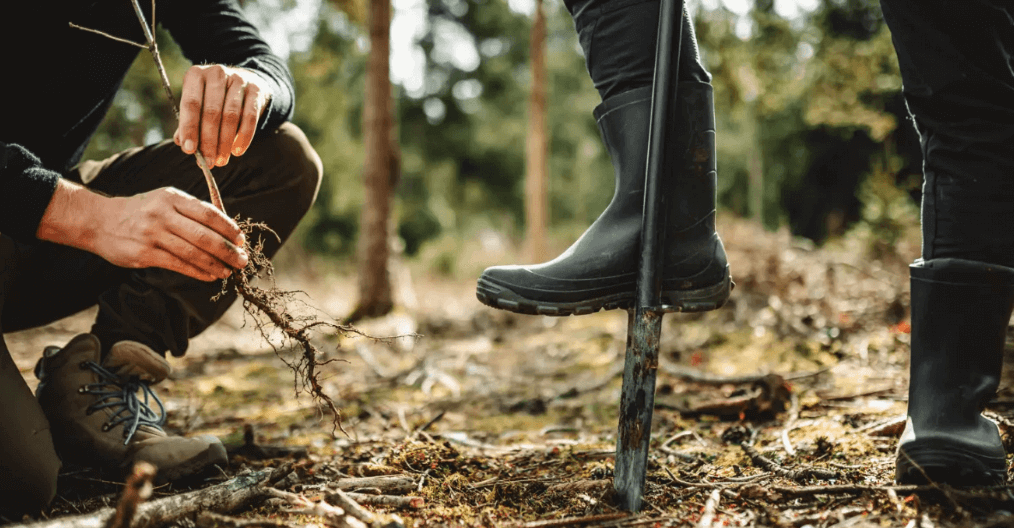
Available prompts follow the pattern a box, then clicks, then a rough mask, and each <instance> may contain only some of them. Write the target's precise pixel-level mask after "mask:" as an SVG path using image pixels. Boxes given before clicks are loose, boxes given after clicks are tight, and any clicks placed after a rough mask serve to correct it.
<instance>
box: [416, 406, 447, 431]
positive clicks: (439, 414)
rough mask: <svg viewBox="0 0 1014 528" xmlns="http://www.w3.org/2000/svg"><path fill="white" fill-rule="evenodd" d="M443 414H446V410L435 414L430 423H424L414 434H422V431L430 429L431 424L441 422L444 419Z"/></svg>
mask: <svg viewBox="0 0 1014 528" xmlns="http://www.w3.org/2000/svg"><path fill="white" fill-rule="evenodd" d="M445 414H447V410H446V409H444V410H442V411H440V412H439V413H437V415H436V416H434V417H433V418H431V419H430V421H428V422H426V423H424V424H423V426H422V427H420V428H418V429H416V430H415V433H419V432H422V431H425V430H427V429H429V428H430V427H432V426H433V424H435V423H437V422H439V421H440V420H442V419H443V418H444V415H445ZM413 434H414V433H413Z"/></svg>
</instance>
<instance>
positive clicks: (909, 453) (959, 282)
mask: <svg viewBox="0 0 1014 528" xmlns="http://www.w3.org/2000/svg"><path fill="white" fill-rule="evenodd" d="M909 270H910V274H911V280H912V360H911V376H910V380H909V389H908V420H907V422H906V424H905V431H904V432H903V433H902V435H901V439H900V440H899V441H898V450H897V468H896V472H895V480H896V481H897V482H898V483H900V484H923V483H928V482H937V483H946V484H950V485H952V486H978V485H982V486H985V485H996V484H1004V483H1005V482H1006V480H1007V460H1006V455H1007V454H1006V452H1005V451H1004V447H1003V442H1002V441H1001V440H1000V430H999V428H998V427H997V424H996V423H995V422H993V421H992V420H990V419H988V418H986V417H985V416H983V415H982V409H983V408H984V407H985V405H986V402H988V401H989V400H990V398H992V397H993V396H994V394H995V393H996V389H997V387H998V386H999V384H1000V371H1001V368H1002V366H1003V347H1004V341H1005V338H1006V331H1007V324H1008V323H1009V321H1010V316H1011V311H1012V308H1014V269H1011V268H1006V267H1004V266H997V265H993V264H985V263H981V262H974V261H970V260H961V259H932V260H927V261H922V260H919V261H917V262H916V263H915V264H913V265H912V266H911V267H910V268H909Z"/></svg>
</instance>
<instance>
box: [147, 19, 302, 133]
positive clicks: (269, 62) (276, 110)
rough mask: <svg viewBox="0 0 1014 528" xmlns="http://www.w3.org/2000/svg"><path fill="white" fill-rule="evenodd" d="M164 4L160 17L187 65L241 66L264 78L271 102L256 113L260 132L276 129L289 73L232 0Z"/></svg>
mask: <svg viewBox="0 0 1014 528" xmlns="http://www.w3.org/2000/svg"><path fill="white" fill-rule="evenodd" d="M165 6H166V7H164V8H162V9H160V12H159V15H158V16H159V20H160V21H161V23H162V25H163V26H165V28H166V29H168V30H169V32H170V33H172V36H173V39H174V40H175V41H176V42H177V43H178V44H179V45H180V48H181V49H182V50H183V54H184V55H185V56H186V57H187V59H189V60H190V61H191V62H192V63H194V64H225V65H227V66H236V67H239V68H246V69H249V70H253V71H255V72H257V73H259V74H260V75H261V76H262V77H264V78H265V79H266V80H267V81H268V90H269V91H270V92H271V102H270V104H269V105H268V108H267V109H266V110H265V111H264V114H263V115H262V116H261V121H260V125H259V129H260V130H272V129H275V128H277V127H278V126H279V125H281V124H282V123H284V122H285V121H288V120H289V119H291V118H292V111H293V107H294V105H295V88H294V85H293V81H292V74H291V73H290V72H289V68H288V66H286V65H285V62H284V61H283V60H282V59H281V58H279V57H278V56H276V55H275V54H274V53H272V52H271V48H270V47H269V46H268V45H267V43H266V42H264V39H262V38H261V36H260V34H259V33H258V32H257V29H256V28H255V27H254V26H253V24H251V23H250V22H249V21H248V20H247V19H246V16H245V15H243V12H242V11H241V10H240V8H239V6H238V5H237V4H236V1H235V0H175V1H173V2H166V3H165Z"/></svg>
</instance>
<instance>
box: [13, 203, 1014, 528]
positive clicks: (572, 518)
mask: <svg viewBox="0 0 1014 528" xmlns="http://www.w3.org/2000/svg"><path fill="white" fill-rule="evenodd" d="M720 232H721V233H722V234H723V238H724V239H725V242H726V246H727V248H728V251H729V257H730V261H731V265H732V270H733V276H734V278H735V280H736V282H737V287H736V290H735V291H734V293H733V297H732V298H731V299H730V301H729V303H728V304H727V305H726V306H725V307H724V308H722V309H721V310H718V311H715V312H710V313H706V314H675V315H670V316H667V317H666V319H665V324H664V328H663V338H662V343H661V354H660V358H661V364H660V367H659V374H658V384H657V398H656V400H657V401H656V403H657V405H656V410H655V418H654V423H653V430H652V444H651V450H650V453H649V466H648V479H647V483H646V490H645V507H644V509H643V511H642V512H641V513H639V514H636V515H633V514H629V513H626V512H622V511H618V510H617V509H616V507H615V505H614V502H613V499H612V491H611V490H612V481H611V479H612V475H613V461H614V459H613V454H614V453H613V452H614V449H615V434H616V419H617V407H618V402H619V392H620V384H621V377H622V375H621V372H622V370H621V368H622V358H623V352H624V343H625V339H626V314H624V313H622V312H616V311H614V312H605V313H598V314H593V315H588V316H581V317H569V318H549V317H530V316H519V315H515V314H511V313H507V312H503V311H497V310H492V309H488V308H486V307H484V306H482V305H480V304H479V303H478V302H477V301H475V300H474V292H473V290H474V283H473V282H471V281H462V280H452V279H448V278H444V277H439V276H432V275H430V274H428V273H427V272H426V271H425V270H415V269H413V271H414V273H413V274H411V277H412V280H413V281H414V282H413V283H412V284H411V285H410V287H411V288H412V289H413V290H414V292H415V295H416V298H417V299H418V305H417V306H416V307H414V308H413V309H412V310H407V309H402V310H400V311H396V313H394V314H392V315H391V316H388V317H386V318H383V319H378V320H374V321H368V322H364V323H362V324H361V325H360V326H361V328H360V329H361V330H362V331H363V332H365V333H369V334H374V335H409V334H411V335H414V336H415V337H404V338H399V339H391V340H385V341H374V340H370V339H364V338H362V337H358V336H356V335H354V334H348V333H346V334H340V335H325V334H321V335H314V336H311V337H310V339H311V340H312V341H313V345H314V346H315V347H316V348H317V349H318V350H320V351H321V352H320V355H321V356H320V358H319V361H320V363H322V364H321V365H320V367H319V372H318V375H319V379H320V384H321V388H322V390H324V391H326V392H327V393H328V394H331V395H333V396H334V399H335V403H336V405H337V407H338V408H339V409H340V410H341V412H342V414H343V415H344V420H343V424H344V425H345V429H346V432H347V434H346V435H344V436H342V435H339V436H338V437H337V438H334V437H332V436H331V435H330V428H329V427H328V426H327V424H329V423H330V422H331V420H330V419H329V417H328V416H325V415H322V414H321V410H320V408H319V407H318V406H317V405H315V404H314V403H313V402H312V401H311V400H310V399H308V398H306V397H297V396H296V395H295V394H294V391H293V389H294V387H293V378H292V371H291V370H289V369H288V367H286V366H285V365H284V364H282V363H281V362H279V361H278V360H277V358H276V354H281V355H283V357H285V354H292V355H291V356H290V359H288V361H290V362H291V361H296V362H298V361H299V357H300V356H299V354H301V352H299V351H298V350H297V351H295V352H287V351H286V350H285V349H281V348H280V349H278V351H277V352H276V351H275V350H274V349H271V348H269V349H265V348H264V342H263V341H261V340H259V339H258V336H256V335H253V336H251V335H250V334H251V331H250V328H248V327H244V316H243V313H242V310H241V309H240V308H239V307H234V308H233V309H231V310H230V311H229V312H228V313H227V314H226V316H225V317H224V318H223V320H222V321H220V322H219V323H217V324H216V325H214V326H213V327H212V328H210V329H209V330H208V331H207V332H205V334H203V335H202V336H200V337H198V338H196V339H195V340H194V341H193V343H192V345H191V351H190V352H189V353H188V355H187V356H186V357H184V358H181V359H180V360H177V361H176V362H175V365H174V366H175V368H176V370H175V372H174V374H173V375H172V376H171V377H170V379H169V380H167V381H166V382H164V383H163V384H161V385H160V386H159V387H158V390H159V394H160V396H161V397H163V398H164V399H165V401H166V402H167V407H168V408H169V409H170V410H171V412H172V414H171V415H170V420H169V422H168V424H167V431H168V432H169V433H171V434H187V435H195V434H216V435H218V436H219V437H221V438H223V441H224V442H225V443H226V444H227V446H228V448H229V452H230V465H229V467H228V468H220V469H219V468H215V469H214V470H211V471H208V472H206V473H205V474H202V475H201V476H199V477H197V478H194V479H191V480H190V481H188V482H181V483H174V484H171V485H165V486H162V487H156V488H155V489H154V491H153V494H152V498H151V499H150V500H152V501H157V500H159V499H160V498H167V497H172V496H175V495H177V494H180V493H183V492H188V491H191V490H202V489H211V488H213V487H215V486H219V485H221V484H222V483H223V482H231V481H229V479H231V478H233V477H235V476H237V475H244V474H251V473H250V472H256V471H260V470H264V469H267V470H271V471H274V472H276V473H280V474H284V477H282V478H279V479H278V480H277V481H275V482H273V483H272V484H271V487H272V489H273V490H276V491H275V492H272V493H274V495H272V496H267V495H265V496H264V497H263V498H262V499H261V500H259V501H256V502H255V503H253V504H249V505H245V506H243V507H242V508H239V509H236V510H233V511H228V512H225V511H223V512H217V514H216V515H202V516H199V517H197V518H193V517H189V516H188V517H181V518H179V519H175V520H172V521H168V522H166V523H165V525H167V526H181V527H182V526H186V527H188V528H189V527H192V526H196V525H201V526H205V525H207V526H255V525H256V526H268V525H270V526H337V525H340V523H341V522H347V521H340V522H339V521H338V520H335V519H338V517H334V516H331V517H329V516H327V515H325V512H324V506H328V507H331V506H330V505H331V504H332V503H333V501H334V500H337V499H335V495H334V493H336V492H335V491H334V490H335V489H342V490H343V492H347V493H348V496H349V497H354V500H355V502H358V503H359V504H361V505H362V507H363V508H364V510H368V511H369V512H373V513H377V514H383V515H387V514H395V515H396V516H397V517H383V518H384V519H392V518H393V519H397V520H398V521H399V522H401V523H403V524H404V525H406V526H528V527H531V528H536V527H550V526H602V527H607V526H608V527H626V526H631V527H633V526H695V527H696V526H700V527H704V526H793V527H804V526H812V527H831V526H838V527H845V526H874V525H876V526H904V527H915V526H973V525H975V526H987V525H988V526H1007V525H1010V524H1014V523H1012V522H1011V517H1010V514H1009V513H1008V512H1010V511H1011V508H1012V507H1014V499H1012V498H1011V497H1010V494H1009V492H1008V491H1007V490H1006V489H974V490H954V489H950V488H947V487H946V486H923V487H913V486H895V485H894V484H893V471H894V447H895V443H896V441H897V437H898V435H900V432H901V426H902V422H901V418H902V417H903V415H904V411H905V399H906V395H907V392H906V386H907V383H906V379H907V351H908V338H909V334H908V332H909V327H908V324H907V321H908V312H909V307H908V296H907V291H908V285H907V281H908V276H907V269H906V265H907V262H910V261H911V260H912V259H913V258H914V257H915V253H917V251H918V248H917V246H914V245H909V246H900V247H898V248H895V251H896V254H895V255H893V257H892V256H888V257H885V258H881V259H879V260H871V259H868V258H867V257H866V255H867V254H868V253H867V250H866V244H865V242H864V241H863V240H862V239H861V238H846V239H843V240H842V241H840V242H838V243H836V244H835V245H833V246H826V247H823V248H813V247H810V246H808V245H806V244H805V243H803V242H800V241H797V240H795V239H793V238H791V237H790V236H789V235H788V234H786V233H785V232H776V233H770V232H765V231H762V230H760V229H759V228H757V227H755V226H754V225H752V224H749V223H747V222H744V221H738V220H725V221H723V222H722V224H721V226H720ZM294 268H295V269H296V271H295V272H292V273H290V274H282V275H281V276H279V277H278V280H279V281H280V282H283V283H284V290H285V291H296V290H299V291H303V292H307V296H308V299H312V301H313V302H312V304H313V305H315V306H324V307H327V310H328V311H331V312H332V313H341V312H342V310H343V309H345V308H347V301H348V299H351V298H353V297H354V296H353V295H351V293H352V292H353V291H354V277H352V276H347V275H341V274H339V273H334V274H321V273H306V272H305V271H306V268H305V267H304V268H300V266H294ZM281 269H285V268H284V267H283V268H281ZM300 270H302V272H300ZM399 276H404V274H400V275H399ZM403 286H405V285H404V284H402V285H399V287H403ZM290 304H291V302H290ZM89 314H93V312H86V313H84V314H80V315H78V316H75V317H74V318H71V319H68V320H64V321H61V322H58V323H55V324H54V325H51V326H50V327H46V328H41V329H34V330H29V331H25V332H19V333H16V334H10V335H8V336H7V338H8V342H9V344H10V348H11V350H12V353H14V355H15V360H16V361H17V362H18V365H19V366H20V367H22V369H23V371H24V372H28V369H29V368H30V366H31V364H33V363H34V358H35V356H36V354H37V351H38V350H42V347H43V346H44V345H45V344H50V343H51V341H52V340H53V339H62V338H63V337H64V336H66V335H72V331H71V329H72V328H75V327H83V324H85V323H86V321H87V320H88V317H89ZM269 337H270V336H269ZM275 337H277V336H275ZM1008 341H1009V343H1008V347H1007V353H1008V354H1010V353H1011V352H1012V350H1014V347H1012V346H1010V342H1012V341H1014V339H1009V340H1008ZM332 360H340V361H332ZM1004 380H1005V383H1004V384H1003V387H1004V388H1003V389H1001V391H1000V393H999V394H998V396H997V398H996V399H995V400H994V402H993V403H992V404H991V405H990V406H989V407H988V409H987V412H988V413H990V415H991V416H993V417H994V418H995V419H997V420H998V421H999V423H1000V425H1001V429H1002V430H1003V432H1004V433H1005V435H1006V436H1005V439H1007V441H1009V442H1010V438H1011V434H1010V433H1011V432H1012V431H1014V429H1012V428H1011V425H1012V422H1011V420H1010V419H1009V418H1007V416H1009V409H1010V407H1011V406H1012V405H1014V398H1012V397H1011V391H1010V389H1008V388H1007V387H1009V386H1010V384H1009V383H1006V382H1007V381H1009V379H1008V378H1007V377H1005V379H1004ZM29 381H30V382H32V383H34V380H29ZM325 414H326V413H325ZM279 468H281V469H279ZM122 482H123V476H122V475H108V474H102V473H99V472H96V471H94V470H90V469H87V468H78V467H67V468H64V470H63V472H62V474H61V477H60V489H59V492H58V497H57V499H56V500H55V501H54V503H53V506H52V509H51V510H50V511H48V512H45V514H46V516H47V517H48V518H56V519H59V518H61V517H66V518H67V519H70V518H72V517H73V516H77V515H82V514H85V515H86V514H88V513H89V512H94V511H97V510H98V509H99V508H102V507H109V506H114V505H115V504H116V502H117V500H118V497H119V495H120V493H121V490H122V488H123V484H122ZM294 497H295V498H294ZM294 501H295V502H294ZM299 501H303V502H299ZM329 501H331V502H329ZM297 503H298V504H299V505H300V506H298V507H297V506H294V504H297ZM329 511H333V510H329ZM36 518H37V519H41V518H42V517H41V516H40V517H34V518H30V519H36ZM348 518H349V517H342V518H341V519H348ZM8 521H14V520H13V519H6V520H3V522H8ZM18 521H19V522H20V521H21V520H18ZM373 522H379V521H373ZM385 522H386V521H385ZM371 525H376V524H371Z"/></svg>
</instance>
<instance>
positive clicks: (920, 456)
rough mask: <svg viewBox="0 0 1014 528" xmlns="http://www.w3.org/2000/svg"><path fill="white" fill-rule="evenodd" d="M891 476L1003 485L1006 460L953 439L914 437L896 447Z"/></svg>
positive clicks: (913, 480)
mask: <svg viewBox="0 0 1014 528" xmlns="http://www.w3.org/2000/svg"><path fill="white" fill-rule="evenodd" d="M894 479H895V481H896V482H898V483H899V484H930V483H938V484H940V483H945V484H949V485H951V486H955V487H968V486H997V485H1003V484H1004V483H1006V481H1007V460H1006V458H997V457H991V456H985V455H982V454H979V453H975V452H972V451H968V450H967V449H962V447H961V446H959V445H957V444H956V443H951V442H946V443H945V442H940V441H934V442H919V441H918V440H914V441H912V442H908V443H906V444H905V445H903V446H901V447H899V448H898V459H897V465H896V470H895V476H894Z"/></svg>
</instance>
